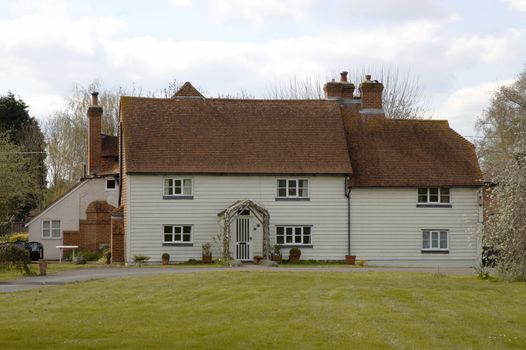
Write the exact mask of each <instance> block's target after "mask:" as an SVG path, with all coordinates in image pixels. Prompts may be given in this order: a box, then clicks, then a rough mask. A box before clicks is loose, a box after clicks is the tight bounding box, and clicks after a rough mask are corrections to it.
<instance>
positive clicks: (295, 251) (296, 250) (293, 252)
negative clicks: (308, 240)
mask: <svg viewBox="0 0 526 350" xmlns="http://www.w3.org/2000/svg"><path fill="white" fill-rule="evenodd" d="M289 256H293V257H298V258H299V257H300V256H301V250H300V248H298V247H294V248H290V251H289Z"/></svg>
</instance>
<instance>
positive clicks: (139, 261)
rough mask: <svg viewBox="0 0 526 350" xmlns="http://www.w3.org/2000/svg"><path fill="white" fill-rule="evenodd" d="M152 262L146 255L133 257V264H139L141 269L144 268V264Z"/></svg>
mask: <svg viewBox="0 0 526 350" xmlns="http://www.w3.org/2000/svg"><path fill="white" fill-rule="evenodd" d="M148 260H150V257H149V256H146V255H134V256H133V263H134V264H138V265H139V267H142V264H144V263H145V262H147V261H148Z"/></svg>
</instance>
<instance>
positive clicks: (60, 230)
mask: <svg viewBox="0 0 526 350" xmlns="http://www.w3.org/2000/svg"><path fill="white" fill-rule="evenodd" d="M46 221H48V222H49V236H48V237H46V236H45V235H44V222H46ZM53 221H55V222H56V221H58V223H59V233H60V234H59V236H58V237H53ZM40 226H41V227H40V237H41V238H42V239H62V236H63V234H62V221H61V220H60V219H42V221H41V225H40Z"/></svg>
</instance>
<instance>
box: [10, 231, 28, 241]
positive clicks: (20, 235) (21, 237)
mask: <svg viewBox="0 0 526 350" xmlns="http://www.w3.org/2000/svg"><path fill="white" fill-rule="evenodd" d="M7 240H8V241H9V242H16V241H24V242H28V241H29V233H27V232H16V233H12V234H10V235H9V237H8V238H7Z"/></svg>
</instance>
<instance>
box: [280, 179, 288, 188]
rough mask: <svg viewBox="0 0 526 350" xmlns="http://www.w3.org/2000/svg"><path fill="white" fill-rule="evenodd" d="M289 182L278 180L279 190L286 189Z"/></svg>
mask: <svg viewBox="0 0 526 350" xmlns="http://www.w3.org/2000/svg"><path fill="white" fill-rule="evenodd" d="M286 187H287V180H278V188H286Z"/></svg>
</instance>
